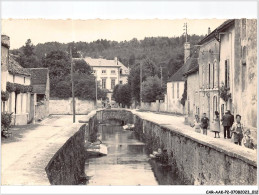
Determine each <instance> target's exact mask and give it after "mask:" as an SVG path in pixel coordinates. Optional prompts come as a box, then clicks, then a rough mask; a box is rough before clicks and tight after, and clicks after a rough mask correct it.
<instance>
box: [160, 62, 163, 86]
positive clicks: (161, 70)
mask: <svg viewBox="0 0 259 195" xmlns="http://www.w3.org/2000/svg"><path fill="white" fill-rule="evenodd" d="M160 73H161V87H162V86H163V67H162V66H160Z"/></svg>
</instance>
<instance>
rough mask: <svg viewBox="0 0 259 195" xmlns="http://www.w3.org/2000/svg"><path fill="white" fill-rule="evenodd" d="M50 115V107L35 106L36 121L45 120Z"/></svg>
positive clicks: (43, 105)
mask: <svg viewBox="0 0 259 195" xmlns="http://www.w3.org/2000/svg"><path fill="white" fill-rule="evenodd" d="M48 115H49V113H48V107H47V105H45V104H42V105H36V106H35V120H36V121H37V120H39V119H44V118H45V117H47V116H48Z"/></svg>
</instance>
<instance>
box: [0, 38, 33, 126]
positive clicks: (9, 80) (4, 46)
mask: <svg viewBox="0 0 259 195" xmlns="http://www.w3.org/2000/svg"><path fill="white" fill-rule="evenodd" d="M9 47H10V38H9V37H8V36H6V35H2V36H1V55H2V58H1V90H2V92H6V93H8V94H9V98H8V100H7V101H3V99H2V107H1V111H2V112H9V113H13V115H12V116H13V121H12V124H13V125H25V124H27V123H28V122H30V121H32V120H33V117H34V94H33V93H32V88H31V75H30V72H29V71H28V70H27V69H25V68H23V67H21V66H20V65H19V64H18V62H16V61H15V60H14V58H13V56H12V55H10V54H9Z"/></svg>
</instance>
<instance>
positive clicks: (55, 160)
mask: <svg viewBox="0 0 259 195" xmlns="http://www.w3.org/2000/svg"><path fill="white" fill-rule="evenodd" d="M86 130H88V125H86V124H84V125H82V126H81V128H80V129H79V130H78V131H77V132H76V133H75V134H74V135H73V136H72V137H70V138H69V139H68V140H67V141H66V143H65V144H64V145H63V146H62V147H61V148H60V149H59V150H58V151H57V152H56V153H55V155H54V156H53V157H52V159H51V160H50V161H49V163H48V165H47V166H46V168H45V171H46V173H47V176H48V179H49V182H50V184H51V185H78V184H80V183H81V181H82V179H83V178H84V177H85V176H86V175H85V172H84V168H85V160H86V155H85V135H86Z"/></svg>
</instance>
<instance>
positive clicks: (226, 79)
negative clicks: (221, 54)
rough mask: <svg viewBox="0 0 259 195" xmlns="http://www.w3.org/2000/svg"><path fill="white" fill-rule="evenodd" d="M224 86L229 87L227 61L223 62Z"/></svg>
mask: <svg viewBox="0 0 259 195" xmlns="http://www.w3.org/2000/svg"><path fill="white" fill-rule="evenodd" d="M225 86H226V87H227V88H229V87H230V85H229V60H225Z"/></svg>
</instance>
